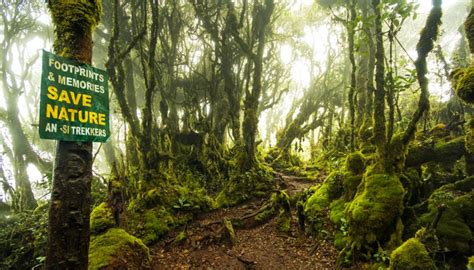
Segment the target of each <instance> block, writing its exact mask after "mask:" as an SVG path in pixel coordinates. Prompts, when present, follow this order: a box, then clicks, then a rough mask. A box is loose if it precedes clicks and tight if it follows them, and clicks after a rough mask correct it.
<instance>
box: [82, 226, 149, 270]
mask: <svg viewBox="0 0 474 270" xmlns="http://www.w3.org/2000/svg"><path fill="white" fill-rule="evenodd" d="M149 263H150V253H149V250H148V248H147V247H146V246H145V245H144V244H143V242H142V241H141V240H140V239H138V238H136V237H134V236H132V235H130V234H128V233H127V232H126V231H124V230H122V229H117V228H112V229H109V230H108V231H107V232H105V233H103V234H101V235H99V236H94V237H92V239H91V243H90V249H89V269H91V270H95V269H148V268H149Z"/></svg>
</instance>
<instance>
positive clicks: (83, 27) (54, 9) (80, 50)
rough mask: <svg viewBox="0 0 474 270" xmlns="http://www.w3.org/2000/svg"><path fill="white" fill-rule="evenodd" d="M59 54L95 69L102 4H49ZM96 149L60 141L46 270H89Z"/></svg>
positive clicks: (57, 0)
mask: <svg viewBox="0 0 474 270" xmlns="http://www.w3.org/2000/svg"><path fill="white" fill-rule="evenodd" d="M48 7H49V10H50V12H51V17H52V19H53V23H54V26H55V29H54V33H55V37H54V50H55V52H56V53H57V54H59V55H61V56H63V57H67V58H71V59H75V60H77V61H80V62H83V63H87V64H90V63H91V60H92V29H93V28H94V27H95V26H96V25H97V24H98V22H99V18H100V14H101V1H100V0H88V1H86V0H79V1H69V0H50V1H49V2H48ZM91 179H92V143H91V142H66V141H59V142H58V145H57V151H56V160H55V165H54V172H53V190H52V194H51V205H50V211H49V230H48V245H47V250H46V262H45V269H87V267H88V252H89V237H90V230H89V219H90V211H91V209H90V208H91Z"/></svg>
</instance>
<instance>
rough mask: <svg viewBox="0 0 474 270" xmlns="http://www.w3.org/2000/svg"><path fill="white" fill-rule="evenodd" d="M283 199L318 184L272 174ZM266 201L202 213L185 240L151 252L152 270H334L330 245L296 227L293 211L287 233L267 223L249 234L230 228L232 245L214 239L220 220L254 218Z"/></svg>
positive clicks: (171, 237) (165, 243)
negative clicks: (281, 188)
mask: <svg viewBox="0 0 474 270" xmlns="http://www.w3.org/2000/svg"><path fill="white" fill-rule="evenodd" d="M277 178H279V180H280V183H281V184H280V186H281V187H283V189H284V190H285V191H286V192H287V193H288V195H290V196H291V195H292V194H295V193H297V192H301V191H303V190H304V189H305V188H308V187H310V186H312V185H314V184H316V183H317V182H315V181H311V180H309V179H306V178H301V177H291V176H286V175H283V174H277ZM265 201H266V200H265V199H262V200H253V201H249V202H247V203H245V204H243V205H239V206H236V207H232V208H228V209H220V210H216V211H213V212H210V213H206V214H203V215H201V216H200V217H198V218H197V219H195V220H194V221H193V222H191V223H190V224H188V225H187V227H186V228H184V232H185V233H186V235H187V237H186V239H185V240H183V241H180V242H177V241H173V240H175V237H176V236H177V235H178V234H179V233H180V232H181V233H182V232H183V229H182V230H181V231H179V230H178V231H176V232H174V233H171V234H170V235H169V237H168V239H165V240H164V241H160V243H158V244H157V245H156V246H154V247H153V248H152V249H151V254H152V262H153V263H152V269H335V268H336V266H335V261H336V258H337V254H338V251H337V250H336V248H335V247H334V246H333V244H332V241H331V240H330V239H314V238H312V237H310V236H308V235H306V234H304V233H303V232H301V230H300V229H299V227H298V222H297V218H296V209H292V224H291V231H290V232H289V233H281V232H279V231H278V230H277V227H276V221H275V220H271V221H269V222H267V223H264V224H261V225H259V226H256V227H254V228H251V229H237V228H235V241H233V242H232V241H231V240H230V238H227V239H223V238H222V237H216V235H218V232H219V229H222V220H224V219H229V220H230V219H235V218H238V217H242V216H244V215H247V214H249V213H252V212H255V211H256V210H257V209H259V208H260V206H261V205H263V204H264V202H265Z"/></svg>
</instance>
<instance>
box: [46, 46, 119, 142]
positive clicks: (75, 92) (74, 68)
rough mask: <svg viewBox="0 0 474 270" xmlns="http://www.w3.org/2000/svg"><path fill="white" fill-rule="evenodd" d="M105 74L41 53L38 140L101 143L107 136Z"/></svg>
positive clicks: (107, 106)
mask: <svg viewBox="0 0 474 270" xmlns="http://www.w3.org/2000/svg"><path fill="white" fill-rule="evenodd" d="M108 80H109V77H108V75H107V73H106V72H105V71H103V70H100V69H97V68H94V67H92V66H89V65H86V64H83V63H79V62H77V61H74V60H71V59H66V58H63V57H60V56H57V55H54V54H52V53H50V52H47V51H45V50H43V71H42V76H41V97H40V118H39V134H40V138H42V139H52V140H63V141H84V142H85V141H87V142H105V141H106V140H107V138H108V137H109V136H110V129H109V91H108Z"/></svg>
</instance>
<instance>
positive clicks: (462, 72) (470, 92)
mask: <svg viewBox="0 0 474 270" xmlns="http://www.w3.org/2000/svg"><path fill="white" fill-rule="evenodd" d="M451 78H452V81H453V82H454V90H455V91H456V95H457V96H458V97H459V98H460V99H461V100H462V101H464V102H465V103H466V104H471V105H473V104H474V66H469V67H467V68H460V69H457V70H455V71H453V72H452V73H451Z"/></svg>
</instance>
